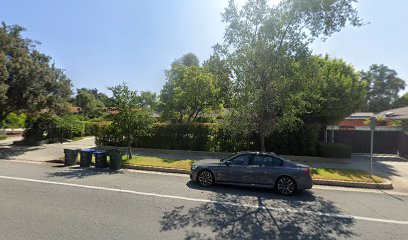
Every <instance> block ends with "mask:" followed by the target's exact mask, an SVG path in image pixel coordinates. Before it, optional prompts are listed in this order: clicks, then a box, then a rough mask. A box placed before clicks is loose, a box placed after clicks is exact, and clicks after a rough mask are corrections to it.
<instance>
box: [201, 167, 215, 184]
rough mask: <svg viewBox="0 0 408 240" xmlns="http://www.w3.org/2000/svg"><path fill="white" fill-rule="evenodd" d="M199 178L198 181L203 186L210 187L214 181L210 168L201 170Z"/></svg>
mask: <svg viewBox="0 0 408 240" xmlns="http://www.w3.org/2000/svg"><path fill="white" fill-rule="evenodd" d="M197 179H198V183H199V184H200V185H201V186H202V187H210V186H211V185H213V183H214V177H213V175H212V173H211V172H210V171H208V170H203V171H201V172H199V173H198V176H197Z"/></svg>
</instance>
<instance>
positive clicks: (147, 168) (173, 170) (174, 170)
mask: <svg viewBox="0 0 408 240" xmlns="http://www.w3.org/2000/svg"><path fill="white" fill-rule="evenodd" d="M123 168H128V169H135V170H144V171H153V172H166V173H180V174H190V171H189V170H184V169H177V168H162V167H152V166H135V165H129V164H123Z"/></svg>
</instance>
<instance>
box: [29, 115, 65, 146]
mask: <svg viewBox="0 0 408 240" xmlns="http://www.w3.org/2000/svg"><path fill="white" fill-rule="evenodd" d="M57 123H58V117H56V116H54V115H52V114H50V113H40V114H37V115H34V116H30V117H28V118H27V120H26V125H27V128H26V130H25V131H24V133H23V136H24V139H25V141H26V142H27V143H29V144H36V143H37V142H39V141H42V140H44V139H46V138H47V137H50V135H53V134H55V130H54V129H55V128H56V127H57V125H58V124H57Z"/></svg>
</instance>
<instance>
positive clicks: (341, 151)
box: [319, 142, 351, 158]
mask: <svg viewBox="0 0 408 240" xmlns="http://www.w3.org/2000/svg"><path fill="white" fill-rule="evenodd" d="M319 155H320V156H322V157H329V158H350V156H351V146H350V145H347V144H340V143H322V142H320V143H319Z"/></svg>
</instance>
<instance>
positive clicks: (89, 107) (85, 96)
mask: <svg viewBox="0 0 408 240" xmlns="http://www.w3.org/2000/svg"><path fill="white" fill-rule="evenodd" d="M77 92H78V93H77V96H76V102H77V105H78V107H81V109H82V111H83V112H84V114H85V115H86V116H87V117H91V118H95V117H100V116H101V115H102V114H103V111H104V110H105V105H104V104H103V102H102V101H100V100H99V99H97V98H96V97H95V95H93V94H91V93H90V92H88V91H84V90H81V89H78V90H77Z"/></svg>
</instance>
